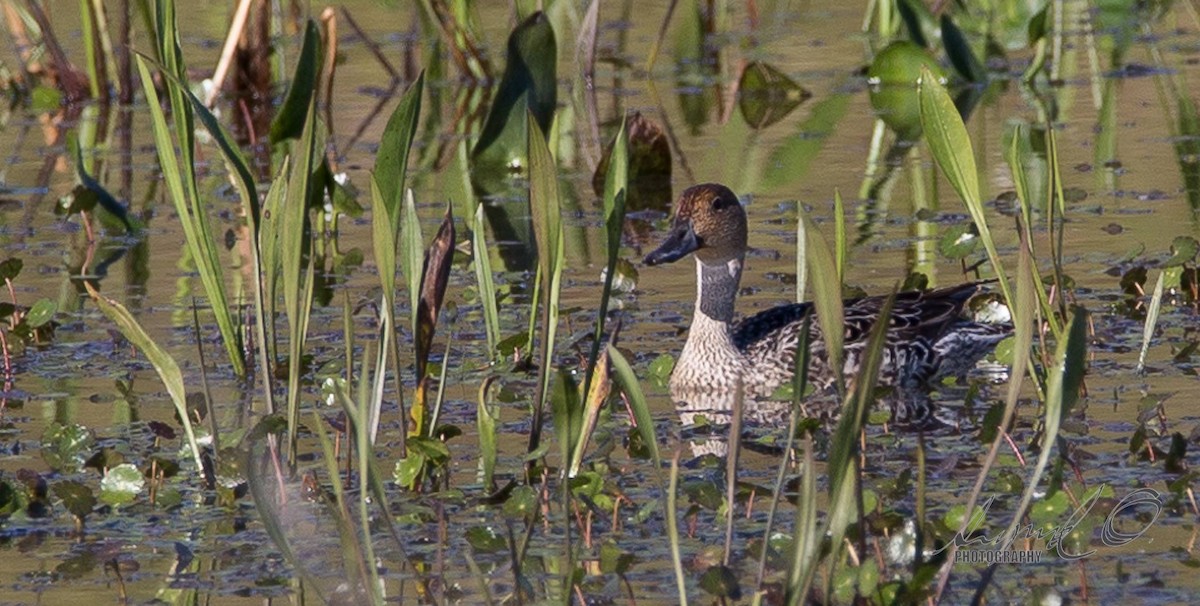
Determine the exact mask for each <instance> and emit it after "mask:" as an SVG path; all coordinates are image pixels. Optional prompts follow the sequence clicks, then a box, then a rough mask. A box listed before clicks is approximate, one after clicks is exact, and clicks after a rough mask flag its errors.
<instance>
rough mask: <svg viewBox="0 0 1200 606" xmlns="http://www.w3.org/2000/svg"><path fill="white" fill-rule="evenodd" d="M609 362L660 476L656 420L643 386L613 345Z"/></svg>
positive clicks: (610, 348)
mask: <svg viewBox="0 0 1200 606" xmlns="http://www.w3.org/2000/svg"><path fill="white" fill-rule="evenodd" d="M608 360H609V363H611V364H612V369H613V372H614V376H615V378H616V381H617V383H618V384H619V385H620V386H621V391H622V392H623V393H624V394H625V397H626V398H628V399H629V408H630V410H632V411H633V420H634V421H635V422H637V430H638V433H640V434H641V435H642V441H643V442H645V444H646V447H647V448H649V449H650V460H651V461H652V462H653V463H654V473H655V474H658V472H659V471H658V470H659V460H660V457H661V455H660V454H659V449H658V438H657V436H656V435H655V433H654V418H653V417H651V416H650V405H649V404H648V403H647V402H646V396H645V395H644V394H642V387H641V384H640V383H639V382H638V378H637V375H635V374H634V372H633V368H632V367H631V366H629V361H628V360H626V359H625V356H624V355H623V354H622V353H621V352H620V350H618V349H617V348H616V347H614V346H612V345H609V346H608Z"/></svg>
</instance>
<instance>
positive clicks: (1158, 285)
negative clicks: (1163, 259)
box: [1135, 271, 1167, 375]
mask: <svg viewBox="0 0 1200 606" xmlns="http://www.w3.org/2000/svg"><path fill="white" fill-rule="evenodd" d="M1166 275H1167V272H1166V271H1160V272H1158V280H1157V281H1155V283H1154V292H1153V294H1151V295H1150V307H1149V308H1148V309H1147V310H1146V324H1145V325H1144V327H1143V329H1142V349H1141V352H1140V353H1139V354H1138V362H1137V368H1136V369H1135V372H1136V373H1137V374H1139V375H1140V374H1142V373H1143V372H1145V370H1146V353H1147V352H1148V351H1150V340H1151V339H1152V338H1154V327H1155V325H1156V324H1158V314H1159V311H1160V310H1161V309H1162V299H1163V278H1165V277H1166Z"/></svg>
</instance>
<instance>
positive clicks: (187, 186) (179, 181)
mask: <svg viewBox="0 0 1200 606" xmlns="http://www.w3.org/2000/svg"><path fill="white" fill-rule="evenodd" d="M166 4H171V3H166ZM172 10H173V9H172ZM172 27H173V25H172ZM168 46H170V45H168ZM137 65H138V72H139V74H140V76H141V80H142V89H143V92H144V94H145V96H146V105H147V107H148V109H149V110H150V118H151V125H152V127H153V131H154V142H155V148H156V149H157V151H158V162H159V165H160V166H161V167H162V173H163V181H164V182H165V183H166V185H167V191H168V192H169V193H170V196H169V197H170V198H171V202H172V204H173V205H174V207H175V211H176V213H177V214H178V215H179V222H180V224H181V225H182V227H183V234H184V240H185V241H186V243H187V248H188V250H189V251H190V252H191V256H192V260H193V261H194V262H195V263H196V269H197V273H199V275H200V282H201V284H202V285H203V286H204V293H205V294H206V295H207V296H208V299H209V303H210V307H211V309H212V312H213V315H214V316H215V318H216V320H217V327H218V329H219V330H220V332H221V341H222V342H223V343H224V345H225V352H226V354H228V356H229V360H230V363H231V364H232V365H233V371H234V374H236V375H238V376H239V377H241V376H244V375H245V373H246V364H245V360H244V359H243V358H242V340H241V333H240V331H238V330H237V328H236V324H237V323H236V321H235V320H234V318H233V313H232V311H231V309H232V307H231V306H230V305H229V297H228V294H227V292H226V287H225V276H224V270H223V268H224V265H223V264H222V262H221V258H220V252H219V251H220V249H219V248H218V246H217V243H216V240H215V239H214V237H213V234H212V226H211V224H210V223H209V220H208V213H207V210H206V204H204V202H203V200H202V199H201V196H200V194H199V191H198V188H197V186H196V170H195V165H194V162H193V156H192V149H193V147H194V144H195V141H194V134H193V131H192V130H191V129H192V125H193V122H192V112H191V108H190V106H189V105H188V104H186V103H185V102H184V101H183V98H182V96H180V95H179V94H178V92H177V91H173V89H168V93H169V95H170V97H171V102H172V111H173V112H174V113H175V115H174V118H175V123H176V124H175V131H174V132H175V134H176V136H177V137H179V150H180V155H179V156H176V154H175V142H174V141H173V140H172V136H171V133H172V132H173V131H171V130H170V128H169V127H168V126H167V121H166V117H165V115H164V114H163V110H162V106H161V104H160V102H159V98H158V93H157V91H156V90H155V88H154V79H153V77H152V76H151V74H150V68H149V66H148V65H147V62H146V60H145V59H144V58H143V57H141V56H140V55H139V56H138V57H137ZM163 65H164V66H165V67H166V70H167V71H168V72H172V73H178V70H174V69H173V68H172V63H170V62H168V61H165V60H164V62H163ZM183 128H186V129H188V130H186V131H185V130H182V129H183Z"/></svg>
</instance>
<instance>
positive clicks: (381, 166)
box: [374, 70, 425, 246]
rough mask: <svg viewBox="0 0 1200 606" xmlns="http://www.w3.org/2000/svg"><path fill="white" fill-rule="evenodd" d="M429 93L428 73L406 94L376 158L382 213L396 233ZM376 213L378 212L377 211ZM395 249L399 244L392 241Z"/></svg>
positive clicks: (386, 130)
mask: <svg viewBox="0 0 1200 606" xmlns="http://www.w3.org/2000/svg"><path fill="white" fill-rule="evenodd" d="M424 90H425V71H424V70H421V73H420V74H418V75H417V79H416V81H414V82H413V83H412V85H411V86H409V87H408V90H407V91H405V92H404V96H403V97H401V98H400V103H399V104H398V105H396V109H395V110H393V111H392V116H391V117H390V118H388V122H387V126H385V127H384V129H383V135H382V136H381V137H380V140H379V151H378V152H377V153H376V155H375V170H374V179H375V182H376V183H377V184H378V185H379V194H380V198H381V199H382V201H383V206H382V207H381V208H382V210H384V211H386V213H387V217H388V219H389V220H390V221H391V226H392V233H393V234H398V233H400V210H401V205H402V204H403V199H402V198H401V196H403V195H404V191H405V182H406V180H407V172H408V157H409V153H410V152H411V151H412V142H413V139H414V138H415V136H416V134H417V122H418V120H420V117H421V95H422V94H423V93H424ZM374 212H378V210H375V211H374ZM392 245H393V246H395V242H394V241H392Z"/></svg>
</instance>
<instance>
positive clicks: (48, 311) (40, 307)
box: [25, 299, 58, 328]
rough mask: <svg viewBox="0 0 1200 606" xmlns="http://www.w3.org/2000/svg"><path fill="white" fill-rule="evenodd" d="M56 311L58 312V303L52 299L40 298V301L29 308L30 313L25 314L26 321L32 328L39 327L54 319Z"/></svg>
mask: <svg viewBox="0 0 1200 606" xmlns="http://www.w3.org/2000/svg"><path fill="white" fill-rule="evenodd" d="M56 313H58V303H56V302H54V301H53V300H51V299H38V302H37V303H34V304H33V307H31V308H30V309H29V313H28V314H26V315H25V323H26V324H28V325H29V326H30V328H38V327H41V326H43V325H45V324H46V323H47V322H49V321H50V320H53V319H54V314H56Z"/></svg>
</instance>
